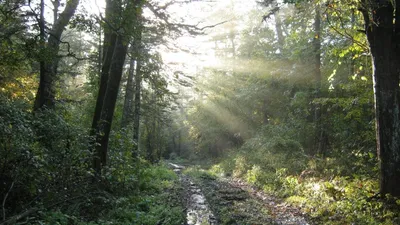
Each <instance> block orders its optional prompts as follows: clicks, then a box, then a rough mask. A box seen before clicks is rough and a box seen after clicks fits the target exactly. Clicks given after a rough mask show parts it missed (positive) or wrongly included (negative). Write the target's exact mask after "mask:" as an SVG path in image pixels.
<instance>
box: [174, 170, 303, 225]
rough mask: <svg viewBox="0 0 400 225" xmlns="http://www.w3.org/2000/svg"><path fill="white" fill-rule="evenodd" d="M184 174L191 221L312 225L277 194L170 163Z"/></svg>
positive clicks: (205, 224)
mask: <svg viewBox="0 0 400 225" xmlns="http://www.w3.org/2000/svg"><path fill="white" fill-rule="evenodd" d="M170 165H171V167H172V168H173V169H174V171H175V172H177V173H178V174H179V176H180V179H181V182H182V184H183V187H184V190H185V193H184V194H183V196H184V197H183V198H184V203H185V205H186V209H187V210H186V211H187V224H188V225H217V224H219V225H267V224H280V225H308V224H309V223H308V222H307V221H306V220H305V218H304V216H303V215H302V214H301V213H300V212H299V210H297V209H296V208H293V207H291V206H289V205H286V204H284V203H282V202H281V201H279V200H278V199H277V198H274V197H271V196H268V195H265V194H264V193H262V192H259V191H257V190H256V189H254V188H252V187H251V186H249V185H247V184H245V183H244V182H241V181H239V180H233V179H227V178H224V179H223V178H216V177H213V176H210V175H208V174H207V173H202V174H201V175H200V176H196V177H190V176H188V175H183V174H182V170H183V167H181V166H179V165H176V164H170Z"/></svg>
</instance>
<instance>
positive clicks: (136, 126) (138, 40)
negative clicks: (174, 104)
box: [133, 15, 143, 157]
mask: <svg viewBox="0 0 400 225" xmlns="http://www.w3.org/2000/svg"><path fill="white" fill-rule="evenodd" d="M140 16H141V15H140ZM140 16H139V17H140ZM138 21H140V22H139V24H138V29H137V31H136V32H135V34H136V35H135V37H134V38H135V40H134V42H135V46H136V47H135V48H136V50H137V54H136V57H137V60H136V73H135V106H134V111H133V141H134V142H135V143H136V144H137V147H136V149H134V150H133V156H134V157H137V156H138V152H139V135H140V108H141V92H142V90H141V88H142V59H141V58H142V57H143V56H142V51H143V49H142V29H143V28H142V24H141V20H140V19H138Z"/></svg>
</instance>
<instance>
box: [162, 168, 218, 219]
mask: <svg viewBox="0 0 400 225" xmlns="http://www.w3.org/2000/svg"><path fill="white" fill-rule="evenodd" d="M169 165H170V166H171V167H172V168H173V170H174V171H175V172H176V173H177V174H178V175H179V178H180V179H181V182H182V183H183V184H184V186H185V188H187V190H186V191H187V202H186V208H187V213H186V220H187V225H216V224H217V219H216V218H215V216H214V214H213V213H212V212H211V210H210V207H209V206H208V203H207V200H206V198H205V197H204V195H203V193H202V192H201V189H200V188H199V187H198V186H197V185H196V184H194V183H193V182H192V181H191V180H190V178H188V177H187V176H185V175H182V173H181V172H182V169H184V167H183V166H179V165H177V164H173V163H169Z"/></svg>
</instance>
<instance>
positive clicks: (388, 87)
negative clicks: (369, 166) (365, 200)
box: [361, 0, 400, 197]
mask: <svg viewBox="0 0 400 225" xmlns="http://www.w3.org/2000/svg"><path fill="white" fill-rule="evenodd" d="M363 3H364V7H363V8H362V9H361V10H362V13H363V16H364V21H365V30H366V34H367V38H368V42H369V46H370V49H371V53H372V63H373V81H374V97H375V114H376V139H377V151H378V155H379V159H380V171H381V178H380V192H381V194H382V195H385V194H391V195H393V196H396V197H400V109H399V106H400V105H399V104H400V102H399V99H400V88H399V81H400V80H399V76H400V62H399V59H400V58H399V57H400V2H399V1H397V2H396V10H395V9H394V7H393V3H392V1H389V0H387V1H380V0H376V1H373V3H374V5H373V6H371V4H370V3H368V6H370V7H371V8H366V7H367V5H366V1H363ZM374 6H375V8H372V7H374ZM367 9H368V10H370V11H373V12H374V13H371V14H369V12H368V11H367ZM394 13H396V14H395V24H393V14H394ZM369 15H372V16H373V17H372V20H370V17H369Z"/></svg>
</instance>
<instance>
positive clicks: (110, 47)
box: [90, 0, 117, 164]
mask: <svg viewBox="0 0 400 225" xmlns="http://www.w3.org/2000/svg"><path fill="white" fill-rule="evenodd" d="M114 4H115V3H114V2H113V1H112V0H107V1H106V9H105V20H106V21H108V23H110V20H112V17H113V14H116V13H117V10H116V7H115V5H114ZM103 30H104V40H103V48H102V54H101V53H99V55H100V54H101V58H102V63H101V73H100V74H99V76H100V83H99V91H98V95H97V99H96V106H95V110H94V115H93V120H92V129H91V131H90V136H94V135H95V134H96V130H97V125H98V123H99V120H100V115H101V109H102V108H103V102H104V96H105V94H106V89H107V82H108V76H109V73H110V67H111V62H112V59H113V55H114V50H115V46H116V40H117V34H116V33H115V32H113V31H112V30H111V28H110V27H109V26H108V25H106V26H105V27H104V29H103ZM99 49H101V48H100V46H99ZM95 161H96V160H95ZM95 164H98V163H95Z"/></svg>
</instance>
